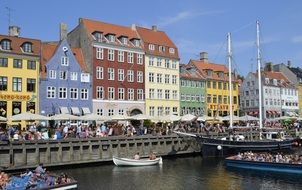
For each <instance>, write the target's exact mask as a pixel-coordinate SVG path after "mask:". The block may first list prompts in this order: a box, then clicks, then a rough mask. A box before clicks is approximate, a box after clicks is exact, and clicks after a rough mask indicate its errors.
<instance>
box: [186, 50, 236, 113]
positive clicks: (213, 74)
mask: <svg viewBox="0 0 302 190" xmlns="http://www.w3.org/2000/svg"><path fill="white" fill-rule="evenodd" d="M189 64H191V65H193V66H195V68H196V69H197V70H199V71H200V73H201V74H203V75H204V77H205V78H206V80H207V81H206V102H207V107H206V113H207V115H208V116H212V117H216V116H227V115H229V113H230V112H229V110H230V107H229V106H230V103H229V102H230V101H229V97H230V96H229V90H228V89H229V81H228V77H229V72H228V68H227V67H226V66H225V65H221V64H214V63H209V62H208V54H207V53H206V52H202V53H201V58H200V60H190V62H189ZM238 84H239V81H238V80H237V79H235V80H234V79H233V82H232V89H233V91H232V96H233V113H234V115H237V116H238V115H239V101H238V97H239V86H238Z"/></svg>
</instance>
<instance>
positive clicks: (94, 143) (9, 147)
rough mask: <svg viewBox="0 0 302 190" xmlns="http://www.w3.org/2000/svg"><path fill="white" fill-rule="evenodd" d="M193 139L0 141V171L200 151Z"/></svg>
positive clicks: (135, 138)
mask: <svg viewBox="0 0 302 190" xmlns="http://www.w3.org/2000/svg"><path fill="white" fill-rule="evenodd" d="M200 150H201V149H200V145H199V144H198V143H197V142H196V141H195V140H194V139H192V138H186V137H179V136H177V135H175V134H173V135H169V136H137V137H104V138H89V139H65V140H60V141H58V140H47V141H46V140H45V141H41V140H40V141H21V142H0V168H4V169H8V170H16V169H23V168H33V167H36V166H37V165H38V164H39V163H43V164H44V166H46V167H49V166H61V165H72V164H84V163H94V162H105V161H111V160H112V157H113V156H118V157H132V156H133V155H134V154H135V153H137V152H139V153H140V155H141V156H148V155H149V154H150V152H151V151H153V152H155V153H156V154H157V155H158V156H167V155H179V154H189V153H194V152H200Z"/></svg>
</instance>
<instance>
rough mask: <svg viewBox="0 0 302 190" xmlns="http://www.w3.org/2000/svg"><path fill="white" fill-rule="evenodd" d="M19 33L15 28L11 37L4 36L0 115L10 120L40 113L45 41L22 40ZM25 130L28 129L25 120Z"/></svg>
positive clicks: (1, 38) (0, 57)
mask: <svg viewBox="0 0 302 190" xmlns="http://www.w3.org/2000/svg"><path fill="white" fill-rule="evenodd" d="M19 30H20V28H18V27H15V26H11V27H10V28H9V35H0V115H1V116H2V117H7V118H9V117H10V116H12V115H16V114H20V113H23V112H31V113H39V105H38V104H39V96H38V92H39V85H38V79H39V65H40V63H39V62H40V48H41V42H40V40H36V39H29V38H22V37H19ZM18 123H19V122H18ZM8 124H10V125H14V124H17V123H14V122H11V121H8ZM21 127H22V128H25V122H24V121H23V122H21Z"/></svg>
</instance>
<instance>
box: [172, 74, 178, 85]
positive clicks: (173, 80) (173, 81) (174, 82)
mask: <svg viewBox="0 0 302 190" xmlns="http://www.w3.org/2000/svg"><path fill="white" fill-rule="evenodd" d="M172 84H177V75H172Z"/></svg>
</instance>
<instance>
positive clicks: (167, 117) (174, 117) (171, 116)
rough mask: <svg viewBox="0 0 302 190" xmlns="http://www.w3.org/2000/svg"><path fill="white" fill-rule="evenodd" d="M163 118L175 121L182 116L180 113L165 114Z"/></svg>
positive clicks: (167, 120)
mask: <svg viewBox="0 0 302 190" xmlns="http://www.w3.org/2000/svg"><path fill="white" fill-rule="evenodd" d="M162 119H163V120H164V121H166V122H174V121H179V120H180V119H181V117H180V116H178V115H173V114H170V115H165V116H164V117H163V118H162Z"/></svg>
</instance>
